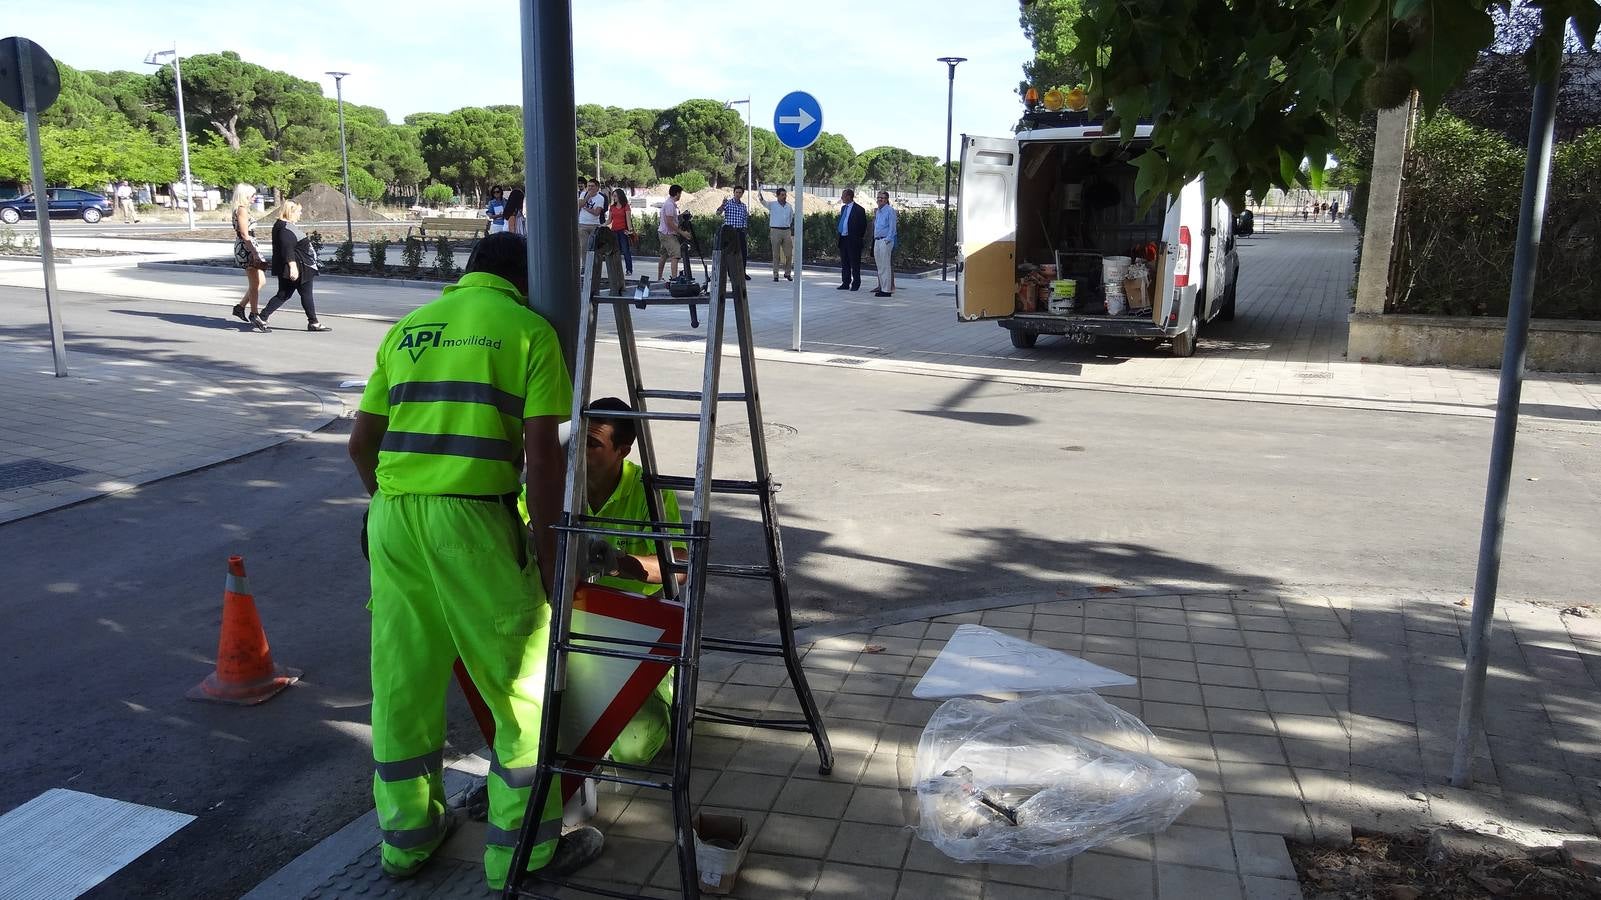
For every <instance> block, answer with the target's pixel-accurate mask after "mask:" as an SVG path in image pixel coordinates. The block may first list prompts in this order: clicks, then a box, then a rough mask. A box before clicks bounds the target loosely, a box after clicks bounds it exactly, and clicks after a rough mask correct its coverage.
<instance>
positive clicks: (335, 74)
mask: <svg viewBox="0 0 1601 900" xmlns="http://www.w3.org/2000/svg"><path fill="white" fill-rule="evenodd" d="M323 74H324V75H330V76H332V77H333V79H334V80H335V81H338V80H339V79H341V78H343V77H345V76H346V75H349V74H350V73H349V72H324V73H323Z"/></svg>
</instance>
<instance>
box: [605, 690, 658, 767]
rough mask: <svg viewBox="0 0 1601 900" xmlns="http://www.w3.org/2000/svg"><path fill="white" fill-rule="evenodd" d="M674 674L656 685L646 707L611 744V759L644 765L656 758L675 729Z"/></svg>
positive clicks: (646, 702) (635, 714)
mask: <svg viewBox="0 0 1601 900" xmlns="http://www.w3.org/2000/svg"><path fill="white" fill-rule="evenodd" d="M672 705H673V673H672V670H668V672H667V677H665V678H663V679H662V680H661V683H660V684H658V685H656V689H655V690H654V691H652V692H651V694H650V696H649V697H646V698H645V705H644V706H641V707H640V708H639V712H637V713H634V717H633V718H632V719H629V720H628V725H627V726H625V727H624V728H623V733H622V734H619V735H618V736H617V740H615V741H613V742H612V745H611V754H610V756H611V758H612V759H614V760H616V761H617V762H620V763H625V764H631V765H637V766H642V765H645V764H646V763H648V762H650V761H651V760H653V759H655V758H656V754H657V753H660V752H661V749H662V747H663V746H665V745H666V744H667V738H668V737H669V736H670V735H671V732H672V728H673V724H672V723H673V718H672Z"/></svg>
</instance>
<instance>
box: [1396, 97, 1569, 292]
mask: <svg viewBox="0 0 1601 900" xmlns="http://www.w3.org/2000/svg"><path fill="white" fill-rule="evenodd" d="M1524 159H1525V153H1524V150H1523V149H1522V148H1521V147H1518V146H1516V145H1514V144H1512V143H1511V142H1509V141H1508V140H1507V139H1506V138H1505V137H1503V136H1501V135H1500V134H1497V133H1495V132H1492V131H1487V130H1485V129H1482V128H1477V127H1475V126H1473V125H1470V124H1468V123H1466V122H1464V121H1462V120H1461V119H1458V118H1456V117H1454V116H1452V115H1450V114H1449V113H1444V112H1442V113H1439V114H1438V115H1436V116H1435V117H1434V118H1433V119H1432V120H1429V121H1427V122H1425V123H1424V124H1423V125H1422V126H1421V127H1420V128H1419V129H1418V133H1417V138H1416V140H1415V141H1414V143H1413V146H1412V150H1411V152H1410V153H1409V154H1408V156H1407V164H1406V181H1405V189H1404V191H1403V196H1402V201H1401V220H1400V222H1399V223H1398V225H1399V227H1398V228H1397V233H1396V256H1395V262H1394V264H1393V269H1392V272H1391V279H1390V284H1391V285H1392V287H1391V291H1390V294H1391V296H1390V303H1389V310H1388V311H1390V312H1398V313H1419V314H1424V315H1448V316H1505V315H1506V311H1507V295H1508V293H1509V292H1510V291H1511V287H1512V257H1513V251H1514V242H1515V240H1516V237H1517V229H1518V226H1517V217H1518V204H1519V201H1520V199H1521V193H1522V185H1523V165H1524ZM1598 258H1601V129H1597V130H1592V131H1588V132H1585V133H1584V134H1581V135H1579V137H1578V138H1576V139H1574V140H1572V141H1569V142H1566V143H1563V144H1560V145H1558V146H1557V148H1556V153H1555V162H1554V165H1553V167H1552V173H1551V185H1550V189H1549V191H1548V208H1547V211H1546V219H1545V231H1544V235H1543V239H1542V241H1541V246H1540V259H1539V267H1538V269H1537V272H1536V276H1535V284H1534V315H1535V316H1536V317H1537V318H1545V319H1601V291H1598V290H1597V288H1596V281H1597V279H1596V274H1595V265H1596V260H1597V259H1598Z"/></svg>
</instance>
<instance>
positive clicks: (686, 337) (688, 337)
mask: <svg viewBox="0 0 1601 900" xmlns="http://www.w3.org/2000/svg"><path fill="white" fill-rule="evenodd" d="M656 339H657V340H659V341H686V342H687V341H704V340H706V335H704V334H664V335H660V336H659V337H657V338H656Z"/></svg>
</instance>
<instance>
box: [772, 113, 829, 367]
mask: <svg viewBox="0 0 1601 900" xmlns="http://www.w3.org/2000/svg"><path fill="white" fill-rule="evenodd" d="M773 133H774V134H775V135H777V136H778V142H779V143H781V144H783V145H784V146H786V147H788V148H790V149H791V150H794V151H795V310H794V317H793V325H792V327H791V331H790V340H789V349H791V350H799V349H800V348H801V298H802V294H803V293H804V291H803V287H804V285H805V283H806V277H805V276H806V217H805V212H804V210H805V196H804V195H805V193H806V148H807V147H810V146H811V145H812V144H815V143H817V138H818V137H819V136H821V135H822V133H823V107H822V104H820V103H818V102H817V98H816V97H813V96H812V95H811V94H808V93H806V92H805V91H793V92H791V93H789V94H785V95H784V99H782V100H780V101H778V107H777V108H776V109H774V110H773Z"/></svg>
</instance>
